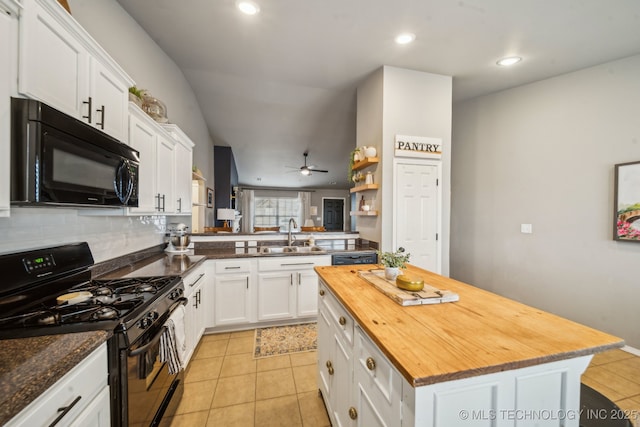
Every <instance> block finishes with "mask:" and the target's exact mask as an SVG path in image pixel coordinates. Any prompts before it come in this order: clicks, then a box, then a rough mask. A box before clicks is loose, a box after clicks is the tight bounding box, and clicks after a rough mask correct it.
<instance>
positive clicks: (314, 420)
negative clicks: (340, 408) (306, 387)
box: [298, 390, 331, 427]
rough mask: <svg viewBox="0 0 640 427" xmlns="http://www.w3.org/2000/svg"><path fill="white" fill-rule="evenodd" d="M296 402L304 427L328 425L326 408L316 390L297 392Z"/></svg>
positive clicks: (325, 426) (324, 426)
mask: <svg viewBox="0 0 640 427" xmlns="http://www.w3.org/2000/svg"><path fill="white" fill-rule="evenodd" d="M298 404H299V405H300V414H301V415H302V425H303V426H304V427H330V426H331V422H330V421H329V416H328V415H327V410H326V408H325V406H324V402H323V401H322V397H320V395H319V394H318V391H317V390H316V391H309V392H306V393H300V394H298Z"/></svg>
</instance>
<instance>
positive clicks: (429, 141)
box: [395, 135, 442, 160]
mask: <svg viewBox="0 0 640 427" xmlns="http://www.w3.org/2000/svg"><path fill="white" fill-rule="evenodd" d="M395 156H396V157H419V158H422V159H438V160H440V159H441V158H442V139H441V138H430V137H428V136H406V135H396V143H395Z"/></svg>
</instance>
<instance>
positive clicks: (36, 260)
mask: <svg viewBox="0 0 640 427" xmlns="http://www.w3.org/2000/svg"><path fill="white" fill-rule="evenodd" d="M33 262H35V263H36V264H42V263H43V262H44V258H42V257H41V258H36V259H34V260H33Z"/></svg>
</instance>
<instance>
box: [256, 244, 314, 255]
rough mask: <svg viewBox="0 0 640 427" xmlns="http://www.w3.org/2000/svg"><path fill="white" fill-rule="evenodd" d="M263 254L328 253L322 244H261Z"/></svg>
mask: <svg viewBox="0 0 640 427" xmlns="http://www.w3.org/2000/svg"><path fill="white" fill-rule="evenodd" d="M259 252H260V253H261V254H295V253H326V252H327V251H326V250H325V249H323V248H321V247H320V246H261V247H260V251H259Z"/></svg>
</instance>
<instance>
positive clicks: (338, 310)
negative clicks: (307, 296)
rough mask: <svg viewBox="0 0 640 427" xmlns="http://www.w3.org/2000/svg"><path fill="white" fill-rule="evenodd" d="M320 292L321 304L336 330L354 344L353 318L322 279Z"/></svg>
mask: <svg viewBox="0 0 640 427" xmlns="http://www.w3.org/2000/svg"><path fill="white" fill-rule="evenodd" d="M318 292H319V293H320V304H321V305H322V307H324V308H325V309H326V312H327V313H328V314H329V318H330V319H331V322H332V323H333V325H334V326H335V328H336V330H337V331H339V332H340V334H341V335H342V337H343V338H344V340H345V341H346V342H347V343H349V345H351V346H352V345H353V330H354V325H355V322H354V320H353V318H352V317H351V315H350V314H349V313H348V312H347V310H345V309H344V307H342V305H341V304H340V303H339V302H338V300H337V299H336V297H335V296H333V294H332V293H331V291H329V289H328V288H327V286H326V285H325V284H324V283H323V282H322V281H320V284H319V291H318ZM322 307H321V308H322Z"/></svg>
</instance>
